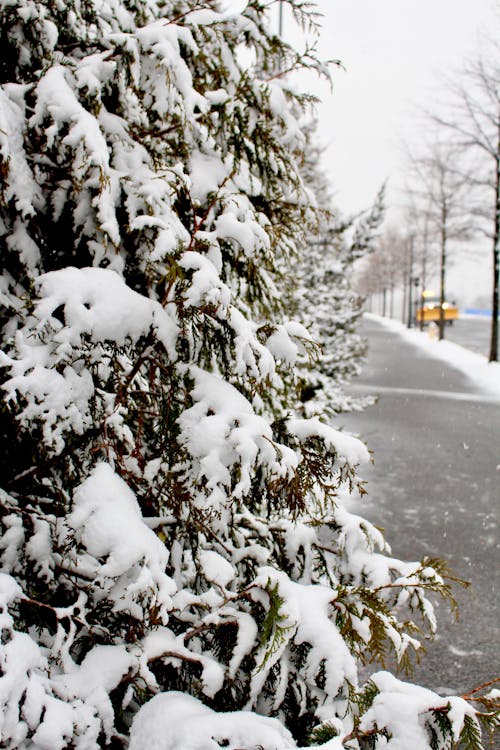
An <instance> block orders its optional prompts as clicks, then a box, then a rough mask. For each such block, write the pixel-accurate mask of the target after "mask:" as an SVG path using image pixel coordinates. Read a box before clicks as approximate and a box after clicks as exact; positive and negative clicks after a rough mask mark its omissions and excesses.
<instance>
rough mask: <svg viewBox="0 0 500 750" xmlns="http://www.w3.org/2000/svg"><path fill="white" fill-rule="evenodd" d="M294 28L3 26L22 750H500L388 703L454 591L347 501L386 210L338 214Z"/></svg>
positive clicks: (7, 492)
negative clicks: (353, 399) (348, 399)
mask: <svg viewBox="0 0 500 750" xmlns="http://www.w3.org/2000/svg"><path fill="white" fill-rule="evenodd" d="M286 2H287V3H288V5H289V6H290V8H291V10H292V11H293V13H294V15H295V17H296V19H297V21H298V22H299V23H301V24H302V25H303V27H304V29H309V30H311V28H313V27H314V24H315V21H316V15H315V10H314V8H313V7H312V6H311V4H310V3H309V2H305V1H304V0H286ZM267 5H268V3H267V2H264V0H250V1H249V2H248V3H247V4H246V7H245V9H244V11H241V10H240V11H237V12H231V9H230V8H229V9H228V8H227V7H225V6H224V5H223V4H222V3H220V2H219V1H218V0H206V1H203V0H161V1H160V0H158V1H157V0H126V1H124V0H101V1H100V2H95V0H68V1H67V2H60V0H7V1H6V2H3V3H2V5H1V7H0V21H1V23H0V34H1V50H2V55H1V60H0V77H1V80H0V154H1V168H0V196H1V206H0V242H1V257H2V264H1V265H2V269H1V276H0V296H1V301H2V308H1V312H0V325H1V337H2V354H1V360H0V364H1V365H2V369H1V372H2V389H3V390H2V393H3V399H2V407H1V409H2V412H1V425H2V427H1V436H0V442H1V447H0V476H1V478H2V489H1V490H0V500H1V504H0V516H1V537H0V553H1V557H0V561H1V574H0V609H1V614H0V618H1V627H0V630H1V645H0V667H1V671H0V709H1V710H0V738H1V739H0V745H1V746H2V747H5V748H11V749H14V748H15V749H16V750H17V749H19V750H42V749H43V750H49V748H50V750H54V749H61V750H62V748H75V749H78V750H84V749H85V750H89V749H90V748H98V747H112V748H122V747H126V746H127V744H128V742H129V738H131V739H130V747H131V748H134V750H140V749H141V748H142V749H145V748H146V747H157V748H163V750H186V748H187V747H189V748H193V750H194V749H195V748H198V750H202V748H203V749H205V748H209V747H210V748H212V747H213V748H217V747H231V748H241V747H242V746H243V745H242V743H243V742H245V743H246V744H245V745H244V746H245V748H247V747H248V748H250V747H255V746H261V747H264V748H265V750H287V749H288V750H289V749H290V748H292V747H296V743H299V744H301V745H306V744H307V745H311V744H316V745H319V744H323V745H324V746H325V747H328V748H330V749H331V748H342V747H351V748H354V747H358V748H379V747H380V748H382V747H394V748H398V747H400V748H401V747H405V748H410V747H411V748H414V750H417V748H419V747H425V748H433V749H434V750H435V749H436V748H439V749H442V750H444V749H445V748H448V747H449V746H450V743H452V742H454V741H458V740H459V738H460V737H462V738H463V739H465V740H466V741H468V742H469V746H470V747H472V748H480V747H481V739H480V730H479V718H480V717H481V718H482V719H483V720H485V721H487V720H491V718H492V712H491V710H490V709H491V703H490V702H488V701H489V699H488V698H487V699H485V701H486V703H485V710H484V711H482V712H481V714H480V713H479V712H478V711H477V710H476V708H474V707H473V706H471V704H469V703H468V702H467V701H465V700H462V699H460V698H446V699H443V698H441V697H440V696H437V695H435V694H434V693H431V692H430V691H425V690H423V689H420V688H417V687H416V686H413V685H409V684H407V683H403V682H401V681H399V680H397V679H396V678H395V677H392V676H391V675H389V674H388V673H386V672H378V673H376V674H374V675H373V677H372V679H371V680H370V681H369V682H368V683H367V684H366V685H365V686H361V685H360V684H359V679H358V666H359V664H363V663H366V662H367V661H369V660H372V659H375V660H378V661H379V662H382V663H383V660H384V657H385V655H386V653H387V650H388V648H389V647H390V648H391V649H392V650H393V651H394V652H395V654H396V656H397V659H398V661H399V662H400V663H401V664H402V665H404V664H406V663H407V661H408V658H409V654H410V652H411V651H412V650H414V649H417V648H419V642H418V639H417V632H418V628H417V624H416V623H414V622H413V618H414V614H412V613H415V617H417V618H420V616H421V619H422V621H423V623H424V625H425V623H427V625H428V626H429V628H430V629H431V630H434V628H435V619H434V614H433V609H432V604H431V601H430V599H429V594H432V592H437V593H438V594H441V595H443V596H446V597H449V596H450V589H449V585H448V582H447V580H446V578H445V577H444V569H443V568H442V567H441V565H440V563H438V562H437V561H429V560H425V561H422V562H414V563H405V562H402V561H399V560H396V559H394V558H391V557H390V555H389V550H388V548H387V545H386V543H385V541H384V539H383V537H382V535H381V533H380V532H379V531H378V530H377V529H376V528H375V527H373V526H372V525H371V524H370V523H368V522H367V521H366V520H364V519H363V518H361V517H359V516H356V515H354V514H352V513H350V512H349V511H348V510H347V509H346V507H345V505H344V499H345V497H346V496H347V495H348V493H349V492H353V491H356V487H359V488H360V491H362V483H361V480H360V479H359V477H358V475H357V473H356V466H357V465H358V464H361V463H363V462H365V461H367V460H369V454H368V451H367V450H366V448H365V446H364V445H363V444H362V443H360V442H359V441H357V440H356V439H354V438H351V437H349V436H348V435H345V434H344V433H342V432H339V431H337V430H336V429H334V428H333V427H332V426H330V424H329V421H328V420H327V419H326V418H323V417H322V414H325V413H326V412H325V411H324V406H325V403H326V402H328V403H330V405H331V406H332V411H333V412H335V411H339V410H340V409H341V408H344V407H345V406H346V405H347V406H348V404H346V403H345V399H344V397H342V395H341V394H340V391H338V385H339V383H340V382H341V380H342V379H343V378H345V377H347V376H348V375H350V374H351V373H352V372H353V371H354V370H355V369H356V367H357V364H356V362H357V356H358V353H359V350H360V340H359V338H357V334H356V331H355V321H356V317H357V316H358V315H359V304H358V301H356V300H354V304H353V301H352V299H351V297H352V293H351V292H350V288H349V272H350V268H351V267H352V263H353V262H354V260H355V259H356V258H357V257H358V255H359V253H361V252H363V251H364V250H365V249H366V248H368V247H369V245H370V241H371V239H370V238H371V236H372V233H373V230H374V228H375V227H376V225H377V223H378V221H379V214H380V210H379V206H378V205H377V206H376V207H375V208H374V210H373V211H372V212H369V213H368V214H367V216H366V217H364V218H363V220H362V221H361V222H359V223H358V224H357V225H356V227H352V226H351V224H350V223H349V222H346V223H345V224H339V225H337V226H336V225H334V224H333V223H332V221H331V220H330V219H329V218H328V217H327V215H326V214H325V212H324V209H325V208H326V207H325V205H324V201H323V200H318V199H315V198H314V196H313V189H314V183H315V182H316V181H317V180H319V179H320V175H319V172H318V171H317V169H316V167H315V166H314V163H315V162H314V157H313V156H310V153H311V150H310V148H309V145H308V143H310V136H309V135H308V134H307V132H306V130H305V129H304V126H303V123H302V118H303V115H302V112H303V108H304V107H305V106H307V105H308V104H309V100H310V97H308V96H303V95H300V94H297V93H296V91H295V87H294V86H292V85H291V84H290V83H289V77H288V75H287V73H288V72H289V71H291V70H293V69H294V68H295V67H296V66H307V67H310V68H313V69H316V70H317V71H318V73H319V74H324V66H323V65H322V64H321V63H320V62H319V61H317V60H316V59H315V58H314V55H313V54H312V53H311V51H310V50H308V51H307V52H306V53H305V55H303V56H297V53H296V52H295V51H294V50H293V49H292V48H290V47H289V46H288V45H287V44H286V43H285V42H284V41H283V40H281V39H279V38H277V36H276V35H275V34H274V33H273V31H272V29H271V26H270V23H269V16H268V13H269V9H268V8H267ZM249 61H250V62H249ZM304 154H305V155H306V157H308V155H309V157H308V158H310V166H309V167H308V166H307V164H306V162H307V158H306V157H305V156H304ZM316 187H319V188H320V189H321V185H316ZM304 258H305V259H306V260H305V261H304V264H303V263H302V260H303V259H304ZM308 264H309V269H310V268H314V273H311V272H310V270H307V267H308ZM304 267H305V270H302V269H303V268H304ZM301 280H302V281H301ZM325 294H330V295H331V296H330V297H329V299H328V300H327V299H326V297H324V296H323V295H325ZM318 296H319V298H320V300H321V301H320V304H319V314H315V313H314V307H315V305H316V303H317V300H318ZM298 297H300V301H299V302H297V299H298ZM332 306H333V310H334V320H333V322H332V314H331V312H330V311H331V309H332ZM294 308H295V309H297V310H298V311H302V310H303V311H305V313H304V320H303V321H302V322H301V321H300V320H296V319H294V317H293V315H292V314H291V313H293V310H294ZM313 319H314V322H315V325H316V326H317V330H319V333H320V334H321V335H323V339H324V345H325V349H326V351H327V356H326V359H325V360H323V361H324V364H323V365H321V367H323V370H318V368H317V367H316V369H314V368H313V369H311V367H310V366H308V365H307V362H308V361H309V359H308V358H310V357H313V358H314V357H315V356H317V355H318V353H319V349H318V345H317V343H316V342H315V340H314V336H313V335H311V331H310V330H309V329H308V327H306V325H304V323H307V324H311V323H312V322H313ZM327 330H328V333H329V335H330V340H327V339H326V337H325V336H324V332H325V331H327ZM308 367H309V369H308ZM318 372H319V373H320V374H318ZM322 389H323V392H324V393H325V394H326V395H325V396H324V398H323V399H321V398H320V397H319V394H320V393H321V390H322ZM328 389H330V390H328ZM335 389H337V390H336V391H335ZM334 391H335V393H336V395H335V393H334ZM312 394H314V399H313V400H312V401H313V402H316V407H314V405H313V403H312V402H311V399H310V398H309V397H310V396H311V395H312ZM309 402H311V403H309ZM315 408H320V409H321V413H320V414H317V413H315V411H314V409H315ZM419 625H420V626H421V623H420V622H419ZM158 694H159V695H158ZM155 695H156V698H154V697H153V696H155ZM183 696H184V698H183ZM159 699H161V700H160V701H159ZM162 701H163V702H162ZM168 701H170V702H168ZM175 701H177V703H176V702H175ZM195 705H196V706H197V709H196V711H198V714H199V716H200V717H201V716H203V717H204V719H203V720H204V721H205V724H203V726H204V727H205V729H204V730H203V732H202V733H201V735H200V732H199V731H198V730H199V727H200V726H202V724H197V722H192V721H189V720H188V718H185V717H187V716H188V713H189V711H191V713H192V712H193V711H194V708H193V706H195ZM476 705H477V704H476ZM179 706H180V707H181V708H182V710H180V709H179ZM155 707H157V708H155ZM169 707H170V708H169ZM188 709H189V711H188ZM242 709H245V710H246V711H252V712H254V713H253V714H252V717H253V723H252V725H251V728H250V726H249V725H248V722H247V721H246V719H247V718H248V714H245V713H244V712H243V713H242ZM186 711H188V713H186ZM207 712H208V713H207ZM220 712H224V713H223V714H221V713H220ZM195 713H196V712H195ZM189 715H191V714H189ZM193 715H194V714H193ZM179 716H180V717H181V719H180V721H181V722H182V727H180V729H179V728H178V730H177V729H176V731H175V732H174V727H175V726H176V722H177V725H178V724H179V722H178V721H177V720H178V719H179ZM207 717H208V718H207ZM216 717H219V718H220V719H221V721H222V723H221V722H220V721H219V719H218V718H216ZM265 717H271V718H272V720H271V719H266V718H265ZM200 721H201V719H200ZM217 721H219V723H218V724H217ZM245 722H246V723H245ZM216 727H218V729H217V728H216ZM242 727H244V728H245V732H246V739H242V738H241V737H242V731H243V729H242ZM285 727H286V729H285ZM200 731H201V730H200ZM176 732H177V733H176ZM197 732H198V733H197ZM412 743H413V744H412ZM418 743H420V744H418Z"/></svg>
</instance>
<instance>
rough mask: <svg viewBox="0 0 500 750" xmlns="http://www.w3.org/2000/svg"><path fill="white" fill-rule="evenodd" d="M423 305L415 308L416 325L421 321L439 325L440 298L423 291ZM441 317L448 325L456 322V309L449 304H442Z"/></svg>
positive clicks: (432, 293)
mask: <svg viewBox="0 0 500 750" xmlns="http://www.w3.org/2000/svg"><path fill="white" fill-rule="evenodd" d="M422 297H423V305H421V306H420V307H417V312H416V318H417V323H420V322H421V321H422V320H423V321H424V323H432V322H434V323H439V309H440V307H441V301H440V298H439V297H438V296H437V295H436V294H434V292H430V291H425V292H423V293H422ZM443 317H444V320H445V322H446V323H447V324H448V325H451V324H452V322H453V321H454V320H458V307H456V305H452V304H450V303H449V302H443Z"/></svg>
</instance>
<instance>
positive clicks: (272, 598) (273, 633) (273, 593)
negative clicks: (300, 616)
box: [256, 581, 295, 672]
mask: <svg viewBox="0 0 500 750" xmlns="http://www.w3.org/2000/svg"><path fill="white" fill-rule="evenodd" d="M265 591H266V593H267V595H268V597H269V604H268V608H267V611H266V614H265V617H264V619H263V621H262V625H261V628H260V638H259V642H258V654H259V656H260V653H261V652H264V653H263V656H262V658H261V661H260V664H258V665H257V667H256V672H260V671H261V670H262V669H264V667H265V666H266V665H267V663H268V661H269V659H271V658H272V657H273V656H274V655H275V654H276V653H277V652H278V651H279V650H280V648H281V647H282V646H283V644H284V643H285V641H286V640H287V636H288V635H289V633H290V632H291V631H292V630H293V629H294V628H295V625H294V624H291V625H285V624H284V623H286V622H287V620H288V619H289V618H288V614H287V613H286V612H284V611H283V607H284V605H285V599H284V598H283V597H282V596H280V593H279V584H278V583H275V584H274V586H273V585H272V583H271V581H268V583H267V586H266V588H265Z"/></svg>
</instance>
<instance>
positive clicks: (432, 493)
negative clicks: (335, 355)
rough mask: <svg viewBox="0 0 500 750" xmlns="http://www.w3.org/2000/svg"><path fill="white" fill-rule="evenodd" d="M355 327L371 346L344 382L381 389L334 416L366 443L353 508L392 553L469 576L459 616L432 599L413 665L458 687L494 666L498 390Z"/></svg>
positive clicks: (495, 671) (486, 675) (427, 681)
mask: <svg viewBox="0 0 500 750" xmlns="http://www.w3.org/2000/svg"><path fill="white" fill-rule="evenodd" d="M363 328H364V330H363V333H364V334H365V335H366V336H367V337H368V339H369V344H370V354H369V357H368V362H367V364H366V366H365V367H364V370H363V374H362V376H361V377H360V378H358V379H357V380H356V382H355V384H354V385H353V388H352V390H353V391H358V392H363V393H366V392H368V393H373V394H375V395H377V394H379V396H380V397H379V400H378V403H377V404H376V405H375V406H373V407H370V408H369V409H367V410H366V411H364V412H362V413H353V414H349V415H342V417H341V420H342V421H343V423H344V425H345V427H346V428H347V429H349V430H351V431H352V432H355V433H359V434H360V435H361V437H362V438H363V439H364V440H365V442H366V443H367V444H368V447H369V448H370V449H372V450H374V452H375V456H374V457H375V464H374V466H373V467H368V469H366V470H365V471H364V476H365V477H366V478H367V480H368V491H369V496H368V501H367V502H366V504H364V506H363V508H361V509H360V511H361V512H362V513H363V514H364V515H366V516H367V517H368V518H370V519H371V520H372V521H374V522H375V523H377V524H379V525H381V526H383V527H384V528H385V533H386V537H387V539H388V541H389V543H390V544H391V546H392V552H393V554H394V555H395V556H396V557H399V558H402V559H406V560H416V559H420V558H421V557H422V556H424V555H436V554H437V555H439V556H441V557H443V558H445V559H446V560H447V561H448V562H449V564H450V565H451V566H452V567H453V569H454V570H455V571H456V573H457V575H458V576H459V577H462V578H466V579H468V580H469V581H471V583H472V584H473V588H472V591H467V592H463V593H462V592H458V593H459V600H460V605H461V611H462V617H461V619H460V621H459V622H458V623H456V622H454V620H453V619H452V618H451V617H450V616H449V615H448V614H447V612H446V609H445V607H444V606H443V605H440V606H439V607H438V608H437V613H438V619H439V622H440V627H439V635H438V638H437V639H436V640H435V641H434V642H433V643H431V644H429V646H428V649H427V650H428V653H427V656H426V657H424V660H423V662H422V663H421V664H420V665H417V667H416V671H415V675H414V679H415V680H416V681H417V682H419V683H421V684H424V685H426V686H428V687H431V688H433V689H435V690H438V691H440V692H441V691H446V692H452V693H459V694H460V693H463V692H464V691H466V690H468V689H470V688H473V687H475V686H477V685H479V684H481V683H483V682H486V681H487V680H489V679H493V678H495V677H499V676H500V664H499V654H500V648H499V646H500V641H499V630H498V626H499V623H500V614H499V598H500V593H499V592H500V588H499V583H500V577H499V562H500V560H499V543H498V521H499V505H500V400H495V399H493V398H491V397H483V395H482V394H481V392H480V391H479V390H477V389H475V388H474V385H473V384H472V383H471V381H470V380H469V379H467V378H466V377H465V376H464V375H462V374H461V373H459V372H458V371H457V370H454V369H452V368H451V367H449V366H448V365H447V364H446V363H445V362H442V361H440V360H437V359H433V358H431V357H430V356H429V355H427V354H426V353H424V352H422V351H421V350H420V349H418V348H417V347H416V346H414V345H412V344H410V343H407V342H406V341H404V340H403V339H402V338H401V337H400V336H398V335H397V334H396V333H394V332H391V331H388V330H387V329H386V328H384V326H383V325H381V324H380V323H377V322H375V321H373V320H366V321H365V322H364V323H363Z"/></svg>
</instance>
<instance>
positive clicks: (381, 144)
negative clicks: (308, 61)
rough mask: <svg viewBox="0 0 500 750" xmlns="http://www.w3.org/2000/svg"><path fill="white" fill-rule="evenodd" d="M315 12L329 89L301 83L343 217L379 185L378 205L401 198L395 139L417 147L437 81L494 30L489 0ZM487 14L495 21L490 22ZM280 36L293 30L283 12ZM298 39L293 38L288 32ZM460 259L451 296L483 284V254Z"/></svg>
mask: <svg viewBox="0 0 500 750" xmlns="http://www.w3.org/2000/svg"><path fill="white" fill-rule="evenodd" d="M317 5H318V8H319V10H320V11H321V12H322V13H323V14H324V19H323V24H322V25H323V31H322V34H321V38H320V43H319V53H320V57H322V58H323V59H325V58H331V57H333V58H339V59H340V60H342V62H343V64H344V66H345V68H346V70H345V72H344V71H341V70H339V71H336V72H335V73H334V90H333V94H330V92H329V89H328V87H326V86H318V85H317V84H316V83H314V82H311V85H312V86H313V87H314V88H315V90H316V89H317V92H318V93H319V94H320V95H321V96H322V99H323V103H322V105H321V107H320V109H319V116H320V122H319V127H320V137H321V140H322V142H323V143H324V144H325V145H326V146H327V151H326V157H325V166H326V167H327V169H328V172H329V174H330V175H331V177H332V183H333V185H334V188H335V192H336V202H337V205H338V206H339V207H340V208H341V210H343V211H345V212H347V213H350V212H355V211H358V210H361V209H363V208H366V207H367V206H369V205H370V204H371V202H372V201H373V198H374V197H375V194H376V192H377V190H378V188H379V187H380V185H381V184H382V183H383V182H384V181H386V180H387V181H388V204H390V205H391V206H394V205H397V204H398V203H399V202H401V200H402V193H401V187H402V185H403V183H404V163H405V155H404V148H403V142H405V141H406V142H407V143H408V144H410V145H412V144H413V145H415V144H416V143H418V139H419V138H420V137H422V134H423V133H422V130H423V127H424V126H423V123H422V119H421V118H420V116H419V114H418V108H419V107H421V106H425V107H429V108H431V107H432V106H433V104H434V105H436V104H437V105H439V104H441V103H442V101H443V99H444V98H445V87H444V83H442V79H443V78H446V77H448V78H449V77H450V76H451V77H452V76H453V72H454V71H455V70H457V69H459V68H460V67H461V65H462V64H463V62H464V61H465V60H466V59H467V58H468V57H470V56H471V55H472V56H473V55H474V52H475V51H477V50H478V48H479V47H478V45H479V40H480V35H481V32H486V33H488V32H490V33H491V31H492V29H493V28H494V27H495V25H496V28H497V29H498V28H499V24H498V20H499V18H500V13H499V11H500V3H499V2H495V0H317ZM495 19H496V24H495ZM284 35H285V37H286V38H287V39H289V40H290V41H293V40H294V36H295V35H296V31H295V30H294V28H293V23H292V21H291V19H290V18H289V17H287V15H286V13H285V19H284ZM296 38H297V40H298V37H296ZM479 255H480V254H478V255H477V257H473V258H471V259H469V260H467V259H466V260H464V261H463V262H460V263H459V264H457V268H456V269H455V270H453V271H452V272H451V273H450V281H451V283H452V285H454V286H455V292H456V294H458V295H459V296H460V295H461V294H466V293H467V292H468V290H470V289H471V286H472V285H471V283H470V280H471V278H473V279H474V295H469V294H467V295H466V296H467V297H469V296H470V297H471V298H470V300H469V301H472V297H473V296H477V294H479V293H481V292H482V291H483V289H484V292H485V293H487V292H488V291H489V287H490V272H489V266H488V264H489V256H488V255H485V254H484V253H483V255H482V256H481V257H479Z"/></svg>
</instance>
